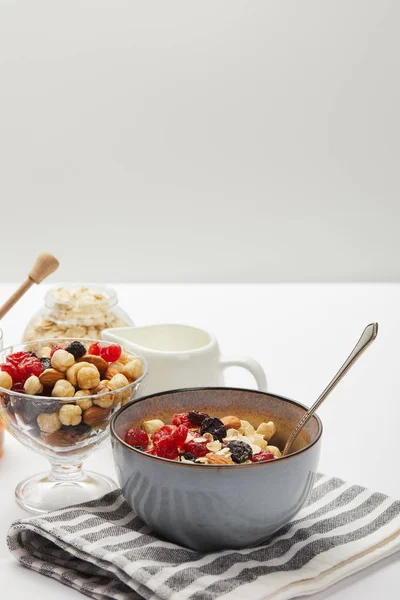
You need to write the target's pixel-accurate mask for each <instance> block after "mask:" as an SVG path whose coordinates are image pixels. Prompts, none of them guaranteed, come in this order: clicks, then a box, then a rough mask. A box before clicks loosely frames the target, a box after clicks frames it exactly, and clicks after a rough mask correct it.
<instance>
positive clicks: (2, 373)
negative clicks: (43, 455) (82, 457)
mask: <svg viewBox="0 0 400 600" xmlns="http://www.w3.org/2000/svg"><path fill="white" fill-rule="evenodd" d="M44 344H45V342H44ZM142 374H143V365H142V362H141V360H140V359H139V358H138V357H136V356H134V355H131V354H128V353H126V352H122V348H121V346H119V345H118V344H103V343H100V342H96V343H94V344H91V345H90V346H89V348H86V347H85V345H84V344H82V342H80V341H78V340H76V341H73V342H71V343H68V344H65V345H64V346H59V345H53V346H52V347H50V346H46V345H43V346H42V347H41V349H40V351H38V354H35V353H34V352H16V353H14V354H9V355H8V356H7V357H6V361H5V362H4V363H3V364H1V365H0V387H2V388H4V389H6V390H13V391H16V392H19V393H20V395H19V396H11V395H9V399H8V402H9V403H11V404H12V407H11V408H12V412H13V414H14V416H15V417H17V418H18V419H19V420H20V421H22V422H23V424H24V425H27V426H29V427H33V428H37V429H38V434H39V435H40V436H41V437H42V438H43V439H44V440H46V441H47V442H48V443H49V444H51V445H56V446H66V445H70V444H71V443H73V442H74V441H76V439H77V438H78V439H83V438H85V437H87V436H88V435H90V434H91V432H92V431H93V430H102V429H105V427H106V425H107V423H108V420H109V417H110V415H111V411H112V409H113V408H115V407H116V406H117V405H119V404H124V403H125V402H127V401H129V400H130V397H131V393H132V389H131V388H128V389H127V390H122V391H120V390H121V388H125V387H126V386H128V385H129V384H131V383H132V382H134V381H136V380H137V379H139V377H140V376H141V375H142ZM25 394H28V395H29V396H35V398H29V397H24V395H25ZM88 396H92V397H91V398H90V397H88ZM93 396H94V397H93ZM49 397H52V398H54V400H51V399H50V398H49Z"/></svg>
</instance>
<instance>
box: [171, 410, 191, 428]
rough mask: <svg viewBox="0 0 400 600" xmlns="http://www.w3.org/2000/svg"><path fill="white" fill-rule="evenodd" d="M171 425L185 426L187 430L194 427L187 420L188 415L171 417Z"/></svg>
mask: <svg viewBox="0 0 400 600" xmlns="http://www.w3.org/2000/svg"><path fill="white" fill-rule="evenodd" d="M172 425H177V426H178V425H185V427H187V428H188V429H192V427H196V425H193V423H192V422H191V421H190V419H189V413H177V414H175V415H173V416H172Z"/></svg>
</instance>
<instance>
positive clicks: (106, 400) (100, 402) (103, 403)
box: [93, 385, 114, 408]
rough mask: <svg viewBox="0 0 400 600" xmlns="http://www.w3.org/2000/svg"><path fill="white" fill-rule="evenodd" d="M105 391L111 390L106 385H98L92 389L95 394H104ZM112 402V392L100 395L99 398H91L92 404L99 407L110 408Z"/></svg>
mask: <svg viewBox="0 0 400 600" xmlns="http://www.w3.org/2000/svg"><path fill="white" fill-rule="evenodd" d="M105 392H111V390H110V388H109V387H108V386H107V385H99V386H98V387H97V388H96V389H95V391H94V393H95V394H104V393H105ZM113 402H114V396H113V394H107V396H102V397H101V398H93V404H96V405H97V406H100V408H110V406H112V404H113Z"/></svg>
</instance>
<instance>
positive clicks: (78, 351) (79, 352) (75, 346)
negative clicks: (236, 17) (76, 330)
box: [65, 341, 86, 360]
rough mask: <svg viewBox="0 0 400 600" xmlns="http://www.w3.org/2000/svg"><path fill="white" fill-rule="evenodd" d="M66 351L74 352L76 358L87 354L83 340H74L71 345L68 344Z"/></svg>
mask: <svg viewBox="0 0 400 600" xmlns="http://www.w3.org/2000/svg"><path fill="white" fill-rule="evenodd" d="M65 349H66V351H67V352H69V353H70V354H72V356H73V357H74V358H75V360H78V359H79V358H82V356H84V355H85V354H86V348H85V346H84V345H83V344H81V342H77V341H75V342H72V343H71V344H70V345H69V346H67V347H66V348H65Z"/></svg>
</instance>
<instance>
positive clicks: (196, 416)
mask: <svg viewBox="0 0 400 600" xmlns="http://www.w3.org/2000/svg"><path fill="white" fill-rule="evenodd" d="M208 418H209V416H208V415H207V414H206V413H203V412H197V410H190V411H189V419H190V421H191V423H193V425H194V426H195V427H196V426H199V425H201V424H202V422H203V421H204V419H208Z"/></svg>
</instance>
